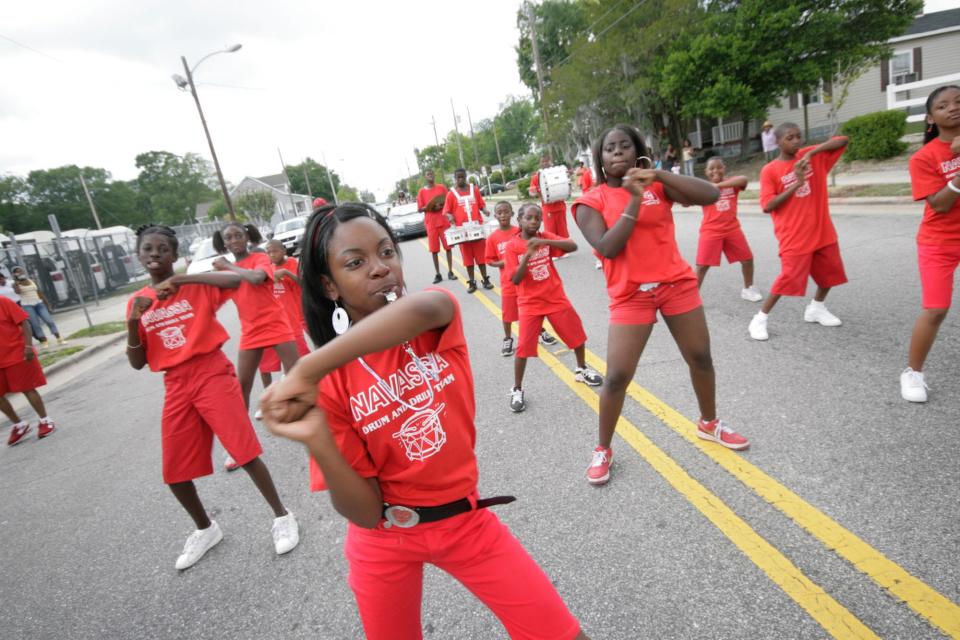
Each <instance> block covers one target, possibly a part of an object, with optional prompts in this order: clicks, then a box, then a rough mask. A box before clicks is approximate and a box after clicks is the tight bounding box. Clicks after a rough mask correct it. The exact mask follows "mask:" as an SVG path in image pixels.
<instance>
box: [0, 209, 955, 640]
mask: <svg viewBox="0 0 960 640" xmlns="http://www.w3.org/2000/svg"><path fill="white" fill-rule="evenodd" d="M844 210H845V211H847V212H848V213H844V214H842V215H837V216H836V225H837V228H838V231H839V234H840V243H841V249H842V252H843V257H844V260H845V263H846V266H847V270H848V275H849V277H850V284H848V285H845V286H842V287H839V288H837V289H836V290H835V291H834V292H832V293H831V296H830V298H829V299H828V306H829V308H830V309H831V310H832V311H833V312H834V313H836V314H837V315H838V316H839V317H840V318H842V319H843V321H844V325H843V326H842V327H839V328H823V327H819V326H816V325H808V324H806V323H804V322H803V320H802V313H803V306H804V304H805V301H802V300H800V299H784V300H783V301H782V302H781V304H780V305H778V307H777V308H776V309H775V310H774V312H773V314H772V315H771V319H770V333H771V339H770V341H769V342H768V343H756V342H753V341H751V340H750V338H749V337H748V335H747V323H748V322H749V320H750V318H751V316H752V315H753V313H754V312H755V310H756V308H757V305H755V304H752V303H748V302H744V301H742V300H741V299H740V297H739V289H740V284H739V277H740V276H739V269H738V267H737V266H733V267H729V266H723V267H722V268H720V269H714V270H711V272H710V274H709V275H708V277H707V280H706V282H705V285H704V291H703V296H704V301H705V305H706V309H707V317H708V321H709V323H710V330H711V336H712V343H713V355H714V361H715V364H716V367H717V372H718V404H719V409H720V415H721V416H722V417H723V418H724V419H725V420H726V421H727V422H728V423H729V424H730V425H731V426H733V427H734V428H736V429H737V430H739V431H741V432H742V433H743V434H745V435H747V436H748V437H750V439H751V441H752V447H751V449H750V450H749V451H748V452H745V453H743V454H733V453H729V452H725V451H723V450H720V451H719V452H718V451H717V448H716V447H713V446H711V445H703V446H696V445H694V444H692V443H691V441H689V440H688V439H686V437H683V436H685V435H689V423H687V422H685V421H684V419H683V418H680V417H678V416H677V415H673V414H670V413H669V411H668V410H666V409H664V408H663V405H666V406H667V407H669V408H673V409H675V410H676V411H677V412H679V415H682V416H684V417H686V418H687V419H696V418H697V413H696V404H695V399H694V396H693V393H692V390H691V388H690V383H689V378H688V375H687V372H686V368H685V366H684V364H683V362H682V360H681V358H680V356H679V353H678V352H677V349H676V347H675V345H674V343H673V341H672V339H671V338H670V335H669V332H667V331H666V329H665V326H663V325H662V323H661V326H658V327H657V328H656V330H655V331H654V334H653V337H652V339H651V341H650V344H649V346H648V348H647V351H646V353H645V354H644V357H643V359H642V360H641V364H640V368H639V370H638V373H637V377H636V382H637V383H638V384H639V385H640V386H641V387H643V389H645V390H646V391H648V392H649V393H651V394H653V396H655V397H656V398H657V399H659V401H660V402H662V403H663V405H656V402H655V401H651V400H649V399H648V401H647V402H648V405H649V406H658V407H660V409H659V410H658V413H659V415H661V416H662V418H663V419H661V417H658V415H657V414H655V413H654V412H651V411H650V410H648V409H647V408H645V407H644V406H642V405H641V404H640V403H639V402H638V401H637V400H636V399H634V398H632V397H628V399H627V402H626V405H625V409H624V417H625V418H626V419H627V420H628V421H629V422H630V423H631V424H632V425H633V427H632V428H631V427H629V426H625V427H624V428H623V433H624V434H626V435H627V437H629V438H630V439H631V442H633V443H634V444H637V448H634V447H633V446H631V445H630V444H628V443H627V442H626V441H625V440H623V439H620V438H618V439H617V440H615V442H614V449H615V451H616V464H615V466H614V470H613V472H614V474H613V478H612V480H611V482H610V484H609V485H607V486H605V487H603V488H595V487H591V486H589V485H588V484H587V483H586V481H585V480H584V475H583V474H584V470H585V467H586V465H587V463H588V462H589V459H590V452H591V450H592V448H593V446H594V445H595V444H596V426H597V416H596V413H595V411H594V409H593V408H592V407H591V406H590V398H591V397H594V398H595V396H591V394H592V391H590V390H586V388H584V387H582V385H580V386H576V390H577V391H580V392H581V393H583V395H582V396H581V395H578V394H577V393H575V389H573V388H571V386H570V385H568V384H567V382H566V380H567V379H569V376H568V375H567V374H566V373H564V372H565V371H566V370H567V369H568V368H570V367H572V366H573V358H572V354H571V353H569V352H562V350H561V349H559V348H556V347H555V348H554V349H553V350H554V351H557V352H558V354H557V355H556V357H555V359H551V358H550V357H547V358H546V359H545V360H543V361H539V362H532V363H530V365H529V366H528V369H527V381H526V385H525V386H526V392H527V402H528V409H527V411H526V412H525V413H522V414H513V413H512V412H510V410H509V407H508V402H509V398H508V390H509V388H510V386H511V381H512V362H511V360H510V359H507V358H501V357H500V355H499V346H500V339H501V336H500V321H499V318H498V317H496V316H494V315H493V314H492V313H491V311H490V309H489V308H488V306H485V305H484V304H483V303H482V302H481V300H479V299H474V298H472V297H471V296H469V295H468V294H466V292H465V290H464V288H463V286H462V285H461V283H445V284H444V286H449V287H450V288H451V289H452V290H454V291H456V292H457V295H458V298H459V299H460V300H461V302H462V305H463V310H464V316H465V326H466V330H467V333H468V339H469V346H470V352H471V356H472V362H473V366H474V374H475V379H476V382H477V390H476V395H477V403H478V415H477V425H478V434H479V443H478V447H477V453H478V456H479V460H480V468H481V493H482V494H486V495H494V494H499V493H513V494H515V495H517V496H518V497H519V500H518V502H516V503H514V504H512V505H507V506H503V507H498V508H497V512H498V514H499V515H500V517H501V518H502V519H503V520H504V521H506V522H507V523H508V524H509V525H510V526H511V528H512V529H513V531H514V532H515V533H516V535H517V536H518V537H519V538H520V540H521V541H523V542H524V544H525V545H526V547H527V548H528V549H529V550H530V552H531V553H532V554H533V555H534V557H535V558H536V559H537V560H538V561H539V562H540V563H541V565H542V566H543V567H544V569H545V570H546V571H547V573H548V574H549V575H550V577H551V579H552V580H553V581H554V583H555V584H556V585H557V588H558V589H559V591H560V593H561V594H562V595H563V597H564V598H565V600H566V602H567V603H568V605H569V607H570V608H571V610H572V611H573V612H574V613H575V615H577V616H578V617H579V618H580V620H581V621H582V624H583V628H584V630H585V631H586V632H587V633H588V635H590V636H591V637H592V638H594V639H600V638H609V639H635V638H744V639H746V638H751V639H752V638H757V639H766V638H828V637H882V638H910V639H913V638H939V637H945V636H946V635H947V633H946V631H944V630H943V629H951V627H950V624H951V622H952V624H953V625H954V626H953V627H952V629H954V631H951V633H956V634H958V635H960V630H957V625H960V621H958V620H960V616H958V615H957V612H958V611H960V610H958V609H957V605H956V603H957V602H958V600H960V563H958V561H957V558H958V557H960V533H958V530H960V527H958V525H960V506H958V505H960V463H958V460H960V455H958V454H960V445H958V438H957V436H956V430H957V419H958V417H960V399H958V394H957V380H958V379H960V327H958V323H957V318H956V315H954V316H952V317H949V318H948V319H947V321H946V322H945V323H944V325H943V327H942V329H941V334H940V339H939V341H938V342H937V343H936V345H935V347H934V350H933V353H932V355H931V358H930V360H929V363H928V367H927V376H928V381H929V384H930V386H931V387H932V390H931V399H930V402H929V403H927V404H926V405H911V404H907V403H905V402H903V401H902V400H901V399H900V397H899V387H898V383H899V373H900V371H901V369H902V368H903V367H904V366H905V358H906V356H905V353H906V348H907V343H908V340H909V334H910V329H911V327H912V323H913V320H914V318H915V316H916V313H917V311H918V308H919V302H920V291H919V285H918V276H917V270H916V259H915V248H914V247H915V245H914V241H913V237H914V235H915V232H916V226H917V223H918V220H919V213H918V208H917V207H914V206H907V207H899V208H898V207H869V206H863V207H860V208H859V209H858V208H857V207H850V206H848V207H844ZM676 217H677V229H678V240H679V242H680V246H681V250H682V251H683V253H684V255H685V256H686V257H687V258H688V259H690V260H692V259H693V257H694V254H695V250H696V229H697V225H698V224H699V213H698V212H696V213H695V212H694V211H693V210H688V211H686V212H685V211H683V210H681V209H678V212H677V215H676ZM743 226H744V230H745V232H746V234H747V237H748V238H749V240H750V242H751V245H752V246H753V249H754V252H755V254H756V263H757V283H758V285H759V286H760V288H761V289H762V290H763V291H764V292H766V290H767V289H768V287H769V285H770V283H771V282H772V280H773V279H774V277H775V276H776V274H777V271H778V262H777V257H776V244H775V242H774V239H773V233H772V228H771V225H770V221H769V220H768V219H766V218H765V217H764V216H762V215H759V214H753V213H751V212H750V210H749V209H747V211H745V215H744V216H743ZM575 239H578V240H582V239H581V238H580V237H579V234H577V233H576V232H575ZM403 251H404V257H405V264H406V280H407V284H408V287H409V288H410V289H417V288H419V287H421V286H425V285H426V284H427V283H428V282H429V280H430V277H431V276H432V273H431V272H432V268H431V266H430V264H429V257H428V254H427V253H426V250H425V248H424V247H423V246H422V244H421V243H420V242H419V241H416V240H413V241H408V242H405V243H404V244H403ZM593 262H594V260H593V257H592V255H591V254H590V252H589V251H588V250H587V249H586V245H585V244H584V243H581V250H580V251H579V252H577V253H575V254H573V255H571V256H569V257H567V258H565V259H564V260H561V261H559V262H558V263H557V265H558V268H559V270H560V272H561V274H562V275H563V277H564V283H565V287H566V290H567V293H568V296H569V297H570V299H571V300H572V301H573V303H574V305H575V307H576V308H577V310H578V311H579V312H580V313H581V315H582V316H583V318H584V324H585V326H586V328H587V334H588V336H589V339H588V344H587V346H588V348H589V350H590V351H591V352H592V353H594V354H596V355H597V356H598V357H599V358H601V359H602V358H604V357H605V354H606V320H607V314H606V306H607V299H606V293H605V290H604V287H603V284H602V275H601V274H600V273H599V272H597V271H595V270H594V268H593ZM812 291H813V289H812V287H811V289H810V293H811V294H812ZM486 297H487V299H488V300H489V302H490V303H492V304H496V303H498V302H499V297H498V296H497V295H495V294H493V293H489V294H487V295H486ZM478 298H479V296H478ZM222 317H223V320H224V323H225V324H226V326H227V327H228V329H229V330H230V331H231V332H234V333H236V332H237V330H238V323H237V320H236V316H235V313H234V312H233V309H232V307H231V306H228V307H227V308H225V309H224V311H223V312H222ZM235 349H236V343H235V341H231V342H230V343H228V345H227V352H228V354H229V355H230V356H231V357H233V356H234V354H235ZM555 360H556V361H559V362H560V363H561V364H562V366H560V367H557V368H556V369H555V370H551V369H550V368H549V366H547V365H549V364H551V363H552V362H554V361H555ZM259 391H260V390H259V386H258V387H257V388H256V390H255V393H259ZM638 393H639V392H638ZM637 397H642V396H639V395H638V396H637ZM46 400H47V403H48V406H49V409H50V411H51V413H53V414H54V415H56V416H57V417H58V418H59V423H60V427H61V428H60V430H59V431H58V432H57V433H56V434H54V435H53V436H52V437H50V438H48V439H46V440H44V441H37V440H36V439H34V438H30V439H29V440H28V441H26V442H24V443H23V444H22V445H19V446H17V447H15V448H4V449H3V450H2V451H0V488H2V496H3V497H2V498H0V505H2V509H0V535H2V539H3V545H2V550H0V565H2V578H0V602H3V615H2V616H0V637H2V638H51V639H53V638H57V639H59V638H198V639H199V638H235V639H241V638H324V639H326V638H331V639H332V638H337V639H340V638H345V639H350V638H360V637H362V631H361V628H360V623H359V619H358V616H357V614H356V609H355V605H354V602H353V599H352V597H351V594H350V591H349V588H348V587H347V584H346V563H345V561H344V559H343V557H342V550H341V547H342V543H343V536H344V532H345V523H344V521H343V520H342V518H340V517H339V516H338V515H337V514H336V513H335V512H334V511H333V509H332V508H331V506H330V504H329V501H328V499H327V497H326V496H324V495H321V494H310V493H309V492H308V490H307V473H306V468H307V459H306V456H305V454H304V452H303V451H302V450H301V449H300V448H299V447H298V446H297V445H294V444H293V443H290V442H287V441H280V440H278V439H276V438H274V437H272V436H270V435H268V434H267V433H266V432H265V430H264V429H263V428H262V427H259V431H260V435H261V438H262V440H263V444H264V449H265V457H264V459H265V461H266V462H267V464H268V465H269V466H270V468H271V470H272V472H273V474H274V477H275V479H276V482H277V484H278V486H279V488H280V491H281V494H282V496H283V497H284V498H285V501H286V503H287V505H288V506H289V508H290V509H291V510H292V511H293V512H294V513H296V514H297V516H298V518H299V519H300V522H301V525H302V542H301V544H300V547H299V548H297V549H296V550H295V551H293V552H292V553H291V554H289V555H288V556H285V557H277V556H275V555H274V553H273V549H272V543H271V539H270V524H271V513H270V511H269V510H268V509H267V507H266V505H265V504H264V503H263V502H262V501H261V499H260V497H259V495H258V494H257V492H256V491H255V489H254V488H253V485H252V484H251V483H250V482H249V481H248V480H247V478H246V477H244V475H243V473H242V472H238V473H236V474H230V475H228V474H226V473H225V472H223V471H220V470H218V471H217V472H216V473H215V474H214V475H213V476H211V477H209V478H205V479H202V480H200V481H199V483H198V486H199V489H200V492H201V496H202V498H203V499H204V500H205V502H206V504H207V506H208V508H209V509H210V511H211V512H212V513H213V514H214V517H215V518H216V519H217V520H218V521H219V523H220V525H221V527H222V528H223V530H224V536H225V537H224V541H223V543H221V544H220V546H218V547H217V548H216V549H214V550H213V551H211V552H210V554H209V555H208V556H207V557H206V558H205V559H204V560H203V561H201V562H200V563H199V564H198V565H197V566H195V567H194V568H192V569H190V570H189V571H186V572H183V573H178V572H177V571H176V570H175V569H174V568H173V562H174V560H175V558H176V556H177V554H178V553H179V551H180V548H181V546H182V544H183V541H184V539H185V537H186V536H187V535H188V534H189V532H190V530H191V523H190V521H189V519H188V517H187V516H186V514H185V513H184V512H183V511H182V510H181V509H180V507H179V506H178V505H177V504H176V502H175V500H174V499H173V497H172V496H171V495H170V493H169V491H168V490H167V489H166V487H164V486H163V484H162V482H161V479H160V457H159V437H158V434H159V420H160V410H161V404H162V380H161V376H160V375H157V374H151V373H148V372H147V371H140V372H137V371H133V370H131V369H130V368H129V367H128V366H127V364H126V361H125V358H124V357H123V355H122V354H121V353H119V350H118V353H117V354H116V355H115V356H113V357H111V358H109V359H106V361H105V362H103V363H102V364H99V366H98V367H97V368H96V369H94V370H93V371H89V372H87V373H86V374H85V375H83V376H82V377H78V378H77V379H76V380H74V381H71V382H68V383H65V384H62V385H61V386H59V387H58V388H57V389H55V390H53V391H51V393H49V394H48V395H47V396H46ZM636 433H639V434H641V435H640V437H639V438H638V437H637V436H636V435H635V434H636ZM4 436H5V431H4ZM644 437H645V438H647V439H648V440H649V442H645V441H643V438H644ZM638 443H639V444H638ZM641 454H643V455H641ZM214 459H215V461H216V462H218V463H219V462H220V461H221V460H222V452H221V451H220V450H217V451H216V452H215V454H214ZM778 483H779V484H778ZM791 492H792V493H791ZM881 583H882V584H885V585H886V586H888V587H892V588H893V589H894V591H895V592H896V593H893V592H891V591H890V590H888V589H887V588H885V587H883V586H881ZM937 597H944V598H946V600H940V601H938V600H937ZM918 611H921V612H918ZM922 612H926V613H922ZM924 616H929V617H932V618H933V619H934V622H929V621H927V620H926V619H925V617H924ZM423 624H424V629H425V637H427V638H467V639H472V638H504V637H506V634H505V633H504V632H503V630H502V627H500V625H499V623H498V622H497V621H496V619H495V618H494V617H493V616H492V615H491V614H490V613H489V612H488V611H487V610H486V609H485V608H484V607H483V606H482V605H481V604H480V603H479V602H477V601H476V600H475V599H474V598H473V597H472V596H471V595H470V594H469V593H468V592H467V591H466V590H465V589H464V588H463V587H461V586H460V585H459V584H458V583H456V582H455V581H453V580H452V579H451V578H449V577H448V576H446V575H444V574H442V573H440V572H439V571H436V570H433V569H428V571H427V572H426V580H425V587H424V605H423ZM936 624H940V627H941V628H938V627H937V626H935V625H936ZM871 633H872V634H875V635H870V634H871Z"/></svg>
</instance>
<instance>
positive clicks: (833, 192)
mask: <svg viewBox="0 0 960 640" xmlns="http://www.w3.org/2000/svg"><path fill="white" fill-rule="evenodd" d="M827 191H828V192H829V193H830V197H831V198H877V197H888V196H909V195H910V194H911V193H912V192H911V190H910V183H908V182H904V183H899V184H847V185H840V186H837V187H828V189H827ZM740 198H741V199H743V200H758V199H759V198H760V192H759V191H754V190H752V189H747V190H745V191H741V192H740Z"/></svg>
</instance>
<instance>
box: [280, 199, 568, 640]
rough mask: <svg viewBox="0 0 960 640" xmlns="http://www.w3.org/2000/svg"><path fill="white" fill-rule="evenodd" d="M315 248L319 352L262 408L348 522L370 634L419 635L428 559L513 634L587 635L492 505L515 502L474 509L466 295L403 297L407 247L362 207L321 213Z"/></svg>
mask: <svg viewBox="0 0 960 640" xmlns="http://www.w3.org/2000/svg"><path fill="white" fill-rule="evenodd" d="M304 238H305V244H306V248H305V250H304V253H303V256H302V257H301V274H302V275H303V280H302V283H303V294H304V312H305V315H306V318H307V326H308V327H309V328H310V336H311V338H312V339H313V341H314V342H315V343H316V344H317V345H320V346H319V348H318V349H317V350H316V351H314V352H313V353H311V354H310V355H308V356H306V357H304V358H303V359H301V360H300V362H298V363H297V365H296V366H295V367H294V368H293V370H292V371H290V372H289V373H288V374H287V376H286V377H285V378H284V379H283V380H281V381H280V382H278V383H276V384H274V385H273V386H271V387H270V389H269V390H267V392H266V393H265V394H264V397H263V400H262V402H261V407H262V410H263V415H264V420H265V421H266V423H267V425H268V426H269V428H270V430H271V431H273V432H274V433H276V434H277V435H281V436H284V437H287V438H290V439H292V440H297V441H300V442H303V443H304V444H305V445H306V446H307V448H308V450H309V452H310V455H311V463H310V467H311V469H310V470H311V487H312V488H313V489H328V490H329V491H330V498H331V501H332V502H333V506H334V508H335V509H336V510H337V511H338V512H339V513H340V514H341V515H343V516H344V517H345V518H346V519H347V520H348V521H349V525H348V530H347V538H346V544H345V553H346V556H347V560H348V562H349V564H350V575H349V584H350V587H351V588H352V589H353V592H354V595H355V597H356V600H357V605H358V608H359V611H360V617H361V620H362V622H363V627H364V631H365V633H366V637H367V638H369V639H370V640H384V639H390V640H396V639H401V640H405V639H413V638H420V637H422V628H421V621H420V605H421V600H422V592H423V565H424V563H427V562H429V563H431V564H434V565H436V566H437V567H439V568H441V569H442V570H444V571H446V572H448V573H450V574H451V575H452V576H454V577H455V578H456V579H457V580H459V581H460V582H462V583H463V584H464V585H465V586H466V587H467V588H468V589H470V590H471V591H472V592H473V593H474V594H475V595H476V596H477V597H478V598H480V600H481V601H482V602H484V604H486V605H487V606H489V607H490V608H491V610H492V611H493V612H494V614H496V615H497V617H498V618H499V619H500V621H501V622H502V623H503V624H504V626H505V627H506V629H507V631H508V632H509V634H510V636H511V637H512V638H528V639H533V638H544V639H546V638H550V639H551V640H552V639H562V638H566V639H570V638H585V637H586V636H584V634H583V633H582V632H581V631H580V625H579V623H578V622H577V620H576V619H575V618H574V617H573V616H572V615H571V614H570V612H569V611H568V610H567V608H566V606H565V605H564V604H563V601H562V600H561V599H560V596H559V595H558V594H557V591H556V589H555V588H554V587H553V585H552V584H551V583H550V580H549V578H547V576H546V574H544V573H543V571H542V570H541V569H540V568H539V567H538V566H537V564H536V562H535V561H534V560H533V559H532V558H531V557H530V556H529V555H528V554H527V552H526V550H524V548H523V547H522V546H521V545H520V543H519V542H518V541H517V539H516V538H514V537H513V535H512V534H511V533H510V532H509V530H508V529H507V528H506V527H505V526H504V525H503V524H502V523H501V522H500V521H499V520H498V519H497V517H496V516H495V515H494V514H493V513H492V512H491V511H489V510H488V509H486V508H485V507H487V506H490V504H498V503H505V502H509V501H511V500H512V498H510V497H501V498H500V499H499V500H498V499H496V498H491V499H490V500H491V501H492V502H488V501H483V500H478V499H477V460H476V456H475V454H474V443H475V440H476V428H475V426H474V410H475V407H474V393H473V391H474V390H473V374H472V372H471V368H470V361H469V358H468V355H467V347H466V341H465V338H464V334H463V320H462V317H461V313H460V308H459V305H458V304H457V302H456V298H455V297H454V296H453V295H452V294H451V293H450V292H447V291H444V290H428V291H423V292H420V293H415V294H412V295H409V296H405V295H404V291H403V288H404V286H403V270H402V266H401V262H400V253H399V250H398V245H397V242H396V240H395V239H394V237H393V234H392V233H391V232H390V228H389V227H388V226H387V223H386V221H385V220H384V219H383V218H382V217H381V216H380V215H379V214H378V213H377V212H376V211H375V210H373V209H372V208H370V207H368V206H366V205H360V204H344V205H341V206H338V207H335V208H334V207H325V208H322V209H320V210H318V211H317V212H315V213H314V214H313V216H312V217H311V219H310V222H309V223H308V224H307V229H306V234H305V236H304ZM390 300H396V302H394V303H393V304H389V305H388V302H389V301H390ZM351 322H352V323H353V324H352V326H351ZM338 334H339V336H338Z"/></svg>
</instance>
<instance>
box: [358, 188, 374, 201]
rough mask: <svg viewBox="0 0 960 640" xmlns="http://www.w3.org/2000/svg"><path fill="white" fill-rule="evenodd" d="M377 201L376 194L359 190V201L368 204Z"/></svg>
mask: <svg viewBox="0 0 960 640" xmlns="http://www.w3.org/2000/svg"><path fill="white" fill-rule="evenodd" d="M376 201H377V196H375V195H373V192H372V191H367V190H366V189H364V190H363V191H361V192H360V202H366V203H368V204H373V203H374V202H376Z"/></svg>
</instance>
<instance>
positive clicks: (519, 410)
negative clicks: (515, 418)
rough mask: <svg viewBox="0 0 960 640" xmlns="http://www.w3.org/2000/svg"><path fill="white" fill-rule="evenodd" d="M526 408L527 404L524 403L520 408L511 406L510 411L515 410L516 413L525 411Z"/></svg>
mask: <svg viewBox="0 0 960 640" xmlns="http://www.w3.org/2000/svg"><path fill="white" fill-rule="evenodd" d="M526 408H527V405H523V406H522V407H520V408H519V409H514V408H513V407H510V411H513V412H514V413H523V412H524V410H525V409H526Z"/></svg>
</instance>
